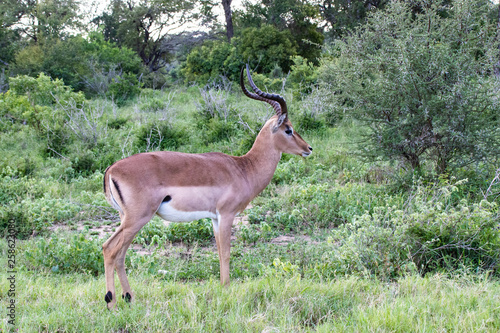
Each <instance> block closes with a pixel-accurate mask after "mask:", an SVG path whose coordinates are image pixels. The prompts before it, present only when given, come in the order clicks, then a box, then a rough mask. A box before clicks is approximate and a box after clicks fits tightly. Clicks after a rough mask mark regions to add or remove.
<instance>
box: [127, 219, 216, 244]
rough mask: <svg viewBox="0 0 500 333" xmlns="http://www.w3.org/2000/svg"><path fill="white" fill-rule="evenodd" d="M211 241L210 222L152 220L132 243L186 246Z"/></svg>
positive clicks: (208, 220) (211, 230) (205, 220)
mask: <svg viewBox="0 0 500 333" xmlns="http://www.w3.org/2000/svg"><path fill="white" fill-rule="evenodd" d="M212 239H213V229H212V222H211V221H210V219H202V220H198V221H192V222H183V223H170V224H169V225H168V226H165V225H164V224H163V221H162V220H159V219H153V220H152V221H150V222H149V223H148V224H146V225H145V226H144V227H143V228H142V229H141V231H140V232H139V233H138V234H137V236H136V238H135V239H134V242H136V243H139V244H143V245H162V244H165V243H166V242H171V243H173V242H183V243H186V244H193V243H201V244H207V242H210V241H211V240H212Z"/></svg>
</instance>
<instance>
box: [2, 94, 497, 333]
mask: <svg viewBox="0 0 500 333" xmlns="http://www.w3.org/2000/svg"><path fill="white" fill-rule="evenodd" d="M233 88H234V87H233ZM235 90H237V89H232V91H231V92H230V93H229V97H228V99H227V103H228V105H229V107H230V109H231V110H232V111H231V112H233V113H232V114H230V117H229V119H228V120H227V123H224V122H223V121H222V120H220V119H216V120H213V119H211V120H210V119H209V120H208V121H207V120H206V119H205V118H203V117H204V116H203V107H202V106H200V105H201V104H200V100H201V93H200V89H199V88H198V87H196V86H192V87H180V88H178V89H176V90H173V91H171V92H159V91H151V90H145V91H143V93H142V95H141V96H140V97H138V98H137V99H135V100H132V101H129V102H128V103H126V104H125V105H124V106H122V107H119V108H118V107H116V106H113V105H112V103H111V102H109V101H99V100H94V101H92V102H91V103H92V105H97V106H99V105H104V113H103V115H102V117H100V118H99V119H97V120H96V124H97V125H98V126H97V127H98V128H101V129H102V128H106V130H105V131H101V132H99V133H98V134H99V136H98V138H97V142H96V143H95V144H89V143H88V142H87V143H85V142H83V141H84V140H83V141H82V140H80V139H79V137H78V136H77V135H76V133H75V132H74V131H73V130H72V129H70V128H69V127H67V126H66V125H64V123H62V125H61V126H62V129H59V130H60V131H59V132H57V133H59V134H60V135H61V138H62V139H63V140H62V141H61V142H63V143H65V145H61V146H60V148H61V149H62V150H61V151H59V153H60V155H61V156H59V155H57V154H55V153H54V152H50V151H47V148H46V147H47V145H48V141H47V136H50V135H52V134H51V133H52V132H50V131H49V133H41V132H40V131H41V130H40V129H36V128H34V127H33V126H31V125H23V124H21V123H20V122H16V123H10V122H9V121H4V122H2V123H1V124H0V125H1V126H0V231H2V232H3V233H5V232H6V228H7V225H9V224H10V222H11V221H14V222H15V223H16V224H17V226H18V227H19V231H22V232H20V233H19V234H18V236H19V237H20V238H22V239H23V240H22V241H21V240H18V243H17V247H16V248H17V250H18V253H17V257H16V259H17V261H16V264H17V266H16V267H17V270H18V273H17V274H16V293H17V294H16V299H17V301H18V303H17V305H16V306H17V317H16V327H15V328H16V329H18V331H19V332H105V331H108V332H121V333H124V332H312V331H318V332H454V331H456V332H497V331H499V330H500V319H499V318H500V299H499V297H500V296H499V295H500V290H499V289H500V280H499V270H498V263H499V261H500V259H499V253H500V251H495V250H496V249H497V248H500V230H499V229H498V228H496V226H497V225H498V222H499V221H500V212H499V209H498V198H493V197H490V198H489V201H490V202H491V203H490V204H486V203H484V202H481V199H483V197H482V194H481V192H480V190H481V189H485V188H487V186H488V185H489V182H490V181H491V176H492V175H494V173H495V172H494V170H491V169H488V168H483V167H481V168H480V167H477V168H476V169H474V168H468V169H467V168H464V169H463V170H461V171H460V172H457V174H455V175H449V176H450V177H449V178H446V177H445V178H442V179H437V178H433V176H432V175H431V176H425V175H424V177H422V178H418V177H417V176H415V175H412V174H411V172H410V173H408V172H406V171H405V169H404V167H403V166H402V165H401V164H400V162H398V161H391V162H387V161H385V162H384V161H377V162H366V161H364V160H362V159H360V157H359V155H357V154H356V150H357V149H358V147H359V146H357V145H356V144H355V143H356V142H358V141H359V140H360V138H361V137H362V134H363V131H365V130H366V129H365V128H363V127H360V126H359V124H357V123H354V122H352V121H351V120H349V119H348V118H346V119H344V120H343V121H342V122H339V123H337V124H336V125H335V126H334V127H329V126H328V125H327V124H326V122H325V120H324V118H323V116H324V115H320V116H319V118H317V119H314V120H311V121H309V125H311V124H312V125H314V124H318V123H320V125H321V126H319V127H318V128H317V130H312V129H309V130H304V131H299V130H297V131H299V132H300V134H301V135H302V137H303V138H304V139H305V140H306V141H307V142H308V143H309V144H310V145H311V146H312V147H313V148H314V153H313V154H312V155H311V156H310V157H309V158H307V159H303V158H299V157H296V156H288V155H284V156H283V158H282V161H281V162H280V163H279V165H278V168H277V170H276V173H275V176H274V178H273V180H272V181H271V183H270V184H269V186H268V187H267V188H266V189H265V190H264V191H263V193H262V194H261V195H260V196H258V197H257V198H256V199H255V200H254V201H253V202H252V205H253V208H251V209H249V210H247V211H246V212H245V213H246V214H247V215H248V219H249V223H251V225H249V226H245V227H239V228H235V230H234V234H233V237H234V239H233V242H232V250H231V251H232V252H231V279H232V284H231V286H230V287H228V288H222V287H221V286H220V285H219V282H218V277H219V263H218V258H217V251H216V247H215V244H214V241H213V238H212V237H211V230H210V229H211V228H210V221H201V222H197V223H194V224H173V225H171V226H169V227H165V226H164V225H163V222H162V221H160V220H159V219H155V220H153V221H152V222H151V223H150V224H148V225H147V226H145V227H144V228H143V230H142V231H141V233H140V234H139V235H138V236H137V237H136V239H135V242H134V246H138V245H141V246H143V247H144V248H145V249H146V250H147V251H149V252H151V254H149V255H143V254H139V253H135V252H133V251H129V253H128V255H127V261H126V264H127V270H128V275H129V280H130V282H131V286H132V290H133V292H134V293H135V295H136V301H135V303H134V304H133V305H132V306H129V305H128V304H126V303H125V302H123V301H122V300H121V299H120V300H119V302H118V305H117V309H116V311H114V312H109V311H107V310H106V307H105V302H104V293H105V283H104V277H103V265H102V263H101V261H102V250H101V246H102V243H103V242H104V239H99V238H98V237H97V235H98V234H99V232H98V231H96V230H95V228H98V227H99V226H101V225H109V224H112V227H116V224H114V223H113V220H115V221H114V222H116V219H117V218H118V215H117V214H116V212H115V211H113V210H112V209H111V208H110V207H109V205H108V204H107V203H106V201H105V198H104V195H103V193H102V174H103V172H104V169H105V168H106V167H107V166H108V165H109V164H111V163H112V162H114V161H116V160H118V159H120V158H122V157H125V156H128V155H131V154H134V153H137V152H140V151H143V150H144V149H145V147H146V146H145V145H144V136H145V135H146V137H147V135H148V134H149V133H150V131H151V130H154V128H155V125H156V124H162V127H161V130H162V131H163V130H164V131H165V133H169V130H172V129H173V130H172V133H173V134H172V135H173V136H174V137H173V139H174V141H172V142H173V144H175V145H176V148H175V150H177V151H183V152H190V153H201V152H209V151H219V152H224V153H228V154H235V155H241V154H244V153H245V152H246V151H247V150H248V148H249V144H251V143H252V142H253V140H254V137H255V133H254V134H252V133H251V132H252V131H254V132H256V131H258V129H259V127H260V126H261V125H262V124H263V123H264V121H265V119H266V118H267V117H268V116H269V115H270V114H271V111H270V108H269V107H268V106H266V105H265V104H264V103H258V102H256V101H252V100H250V99H248V98H246V97H245V96H243V95H242V94H241V93H240V92H235ZM286 97H287V101H288V102H289V104H290V106H291V107H290V108H289V109H290V110H293V112H291V114H290V118H291V120H292V122H293V123H294V125H295V128H297V129H299V128H301V125H302V124H300V120H301V119H304V118H303V117H302V118H301V115H300V111H301V110H302V109H301V107H302V104H301V101H300V100H299V99H297V98H295V99H293V98H292V97H293V94H292V93H290V92H286ZM99 103H101V104H99ZM10 112H14V111H13V110H11V111H10ZM0 116H2V115H1V114H0ZM18 116H19V117H21V116H22V115H21V114H20V115H18ZM205 116H206V115H205ZM3 120H4V119H3V118H2V121H3ZM243 122H244V123H245V125H243V124H242V123H243ZM44 124H47V126H50V125H51V122H50V121H47V120H45V122H44ZM84 125H85V124H83V123H82V128H84V127H85V126H84ZM163 125H165V126H163ZM233 125H234V126H233ZM248 128H250V129H251V130H249V129H248ZM42 131H43V129H42ZM227 131H229V132H227ZM227 133H231V135H230V136H229V137H228V136H227ZM176 139H179V140H180V141H175V140H176ZM140 140H142V144H139V143H140ZM53 142H55V143H57V142H58V141H57V140H56V141H53ZM163 148H165V149H171V148H169V147H168V144H167V146H166V147H163ZM479 169H481V170H480V172H479V171H477V170H479ZM460 175H467V177H461V176H460ZM469 176H470V177H472V178H473V179H474V181H473V182H474V184H473V185H469V184H468V183H466V182H458V181H457V180H460V179H463V178H468V177H469ZM454 177H456V179H455V178H454ZM459 183H460V184H459ZM55 223H57V224H58V226H62V227H65V228H63V229H65V230H64V231H61V230H55V228H54V224H55ZM264 223H265V224H264ZM410 226H411V228H409V227H410ZM82 228H83V231H82V230H80V231H78V229H82ZM110 232H112V230H111V231H110ZM279 236H287V237H291V238H294V239H293V240H291V241H289V242H288V243H287V244H283V243H279V242H277V241H276V240H275V238H276V237H279ZM182 238H184V239H182ZM179 240H181V242H182V243H181V244H179ZM449 240H452V241H449ZM471 240H472V241H474V243H471V242H469V241H471ZM447 241H448V242H449V244H446V243H444V242H447ZM172 242H174V244H173V243H172ZM450 244H451V245H453V246H455V245H457V246H456V247H455V248H451V249H450ZM470 244H472V245H473V246H474V247H475V248H473V249H471V250H468V249H464V248H465V247H467V246H468V245H470ZM453 246H452V247H453ZM478 249H479V250H481V251H483V252H481V251H478ZM417 250H419V251H420V252H419V253H420V255H419V256H418V257H417V256H415V251H417ZM0 255H1V258H0V266H2V267H6V266H7V260H6V258H7V243H6V241H5V240H4V239H0ZM486 263H487V265H486ZM487 274H489V276H488V275H487ZM116 285H117V293H118V294H120V292H121V289H120V285H119V283H118V279H117V281H116ZM0 287H1V288H0V307H1V308H2V309H6V305H7V302H8V301H9V297H8V295H7V291H8V289H9V284H8V281H7V275H6V273H4V272H3V271H2V273H0ZM3 311H4V313H5V311H6V310H3ZM11 328H12V327H8V326H7V321H6V319H5V317H1V321H0V331H8V330H9V329H11Z"/></svg>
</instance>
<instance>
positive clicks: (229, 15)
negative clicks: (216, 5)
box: [222, 0, 234, 42]
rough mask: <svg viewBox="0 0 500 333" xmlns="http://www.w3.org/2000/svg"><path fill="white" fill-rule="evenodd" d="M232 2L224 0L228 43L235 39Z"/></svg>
mask: <svg viewBox="0 0 500 333" xmlns="http://www.w3.org/2000/svg"><path fill="white" fill-rule="evenodd" d="M231 2H232V0H222V6H223V7H224V15H225V16H226V34H227V41H228V42H231V38H233V36H234V31H233V16H232V13H231Z"/></svg>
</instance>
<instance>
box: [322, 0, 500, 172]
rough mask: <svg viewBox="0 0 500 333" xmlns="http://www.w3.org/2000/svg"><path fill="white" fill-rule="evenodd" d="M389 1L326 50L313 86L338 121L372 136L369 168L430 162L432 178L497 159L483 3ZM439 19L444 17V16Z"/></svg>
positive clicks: (490, 34)
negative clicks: (381, 161)
mask: <svg viewBox="0 0 500 333" xmlns="http://www.w3.org/2000/svg"><path fill="white" fill-rule="evenodd" d="M415 4H419V5H421V8H422V10H421V12H419V13H413V12H412V10H411V4H410V2H401V1H395V2H392V3H390V4H389V5H388V7H387V9H386V10H385V11H377V12H375V13H374V14H373V15H370V16H369V18H368V21H367V24H365V25H363V26H361V27H359V28H358V29H356V30H355V32H354V33H353V34H352V35H350V36H348V37H346V39H345V40H338V41H336V42H335V43H334V45H333V47H332V51H333V53H334V54H335V56H336V57H335V58H333V59H332V60H327V61H325V63H324V65H323V67H322V75H321V80H322V81H323V82H324V83H325V84H328V85H331V86H330V87H329V88H327V89H328V90H329V92H330V95H332V96H333V99H334V102H335V103H336V110H337V113H338V114H339V117H341V116H342V114H343V112H345V111H347V112H348V113H349V114H350V115H352V116H353V117H354V118H356V119H359V120H360V121H363V122H365V123H366V125H367V126H368V127H369V128H370V130H371V133H370V134H368V135H367V136H366V137H365V139H366V140H365V141H364V142H363V143H362V144H363V147H362V150H363V151H364V154H365V155H367V156H368V157H370V158H372V159H377V158H380V157H384V158H386V159H394V158H402V159H403V160H405V161H406V162H407V163H408V164H409V165H410V166H411V167H412V168H414V169H415V168H417V169H418V168H421V167H422V165H423V163H424V162H425V161H430V162H431V163H432V166H433V167H434V168H435V170H436V172H437V173H438V174H444V173H447V172H449V171H450V170H451V169H454V168H457V167H461V166H464V165H467V164H470V163H472V162H476V163H479V162H481V161H483V160H484V159H485V158H487V157H488V156H498V155H499V154H500V145H499V142H500V132H499V131H498V128H499V126H498V121H499V119H498V116H497V115H498V108H499V101H498V99H497V95H498V93H497V91H498V84H497V82H496V79H494V78H492V77H491V73H492V72H493V69H494V66H496V65H495V64H496V63H497V58H498V56H497V55H493V54H490V52H494V53H495V54H496V53H498V47H497V44H498V41H497V39H496V21H495V22H491V21H488V20H487V19H485V17H487V13H488V11H489V9H490V6H491V5H492V4H491V3H490V2H489V1H466V0H455V1H453V5H450V7H449V10H447V11H444V10H443V8H441V7H439V5H438V4H436V3H435V2H434V3H433V4H432V5H429V6H428V5H427V4H426V3H425V1H416V2H415V3H414V4H413V5H415ZM444 13H446V14H444Z"/></svg>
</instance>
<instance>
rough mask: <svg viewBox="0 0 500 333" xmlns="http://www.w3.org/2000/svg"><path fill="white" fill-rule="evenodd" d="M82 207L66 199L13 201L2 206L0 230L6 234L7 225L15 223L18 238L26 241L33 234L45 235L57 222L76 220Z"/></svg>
mask: <svg viewBox="0 0 500 333" xmlns="http://www.w3.org/2000/svg"><path fill="white" fill-rule="evenodd" d="M79 211H80V207H79V206H77V205H76V204H75V203H72V202H69V201H68V200H66V199H51V198H48V197H43V198H40V199H35V200H31V199H23V200H20V201H14V200H11V201H9V202H7V204H6V205H1V206H0V230H1V232H2V233H5V230H6V229H7V225H8V224H9V223H12V222H13V223H14V224H15V225H16V228H17V236H18V237H19V238H20V239H25V238H28V237H29V236H31V235H32V234H44V233H46V232H47V230H48V228H49V227H50V226H51V225H52V224H53V223H56V222H59V221H67V220H69V219H72V218H74V217H75V216H76V215H77V214H78V212H79Z"/></svg>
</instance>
